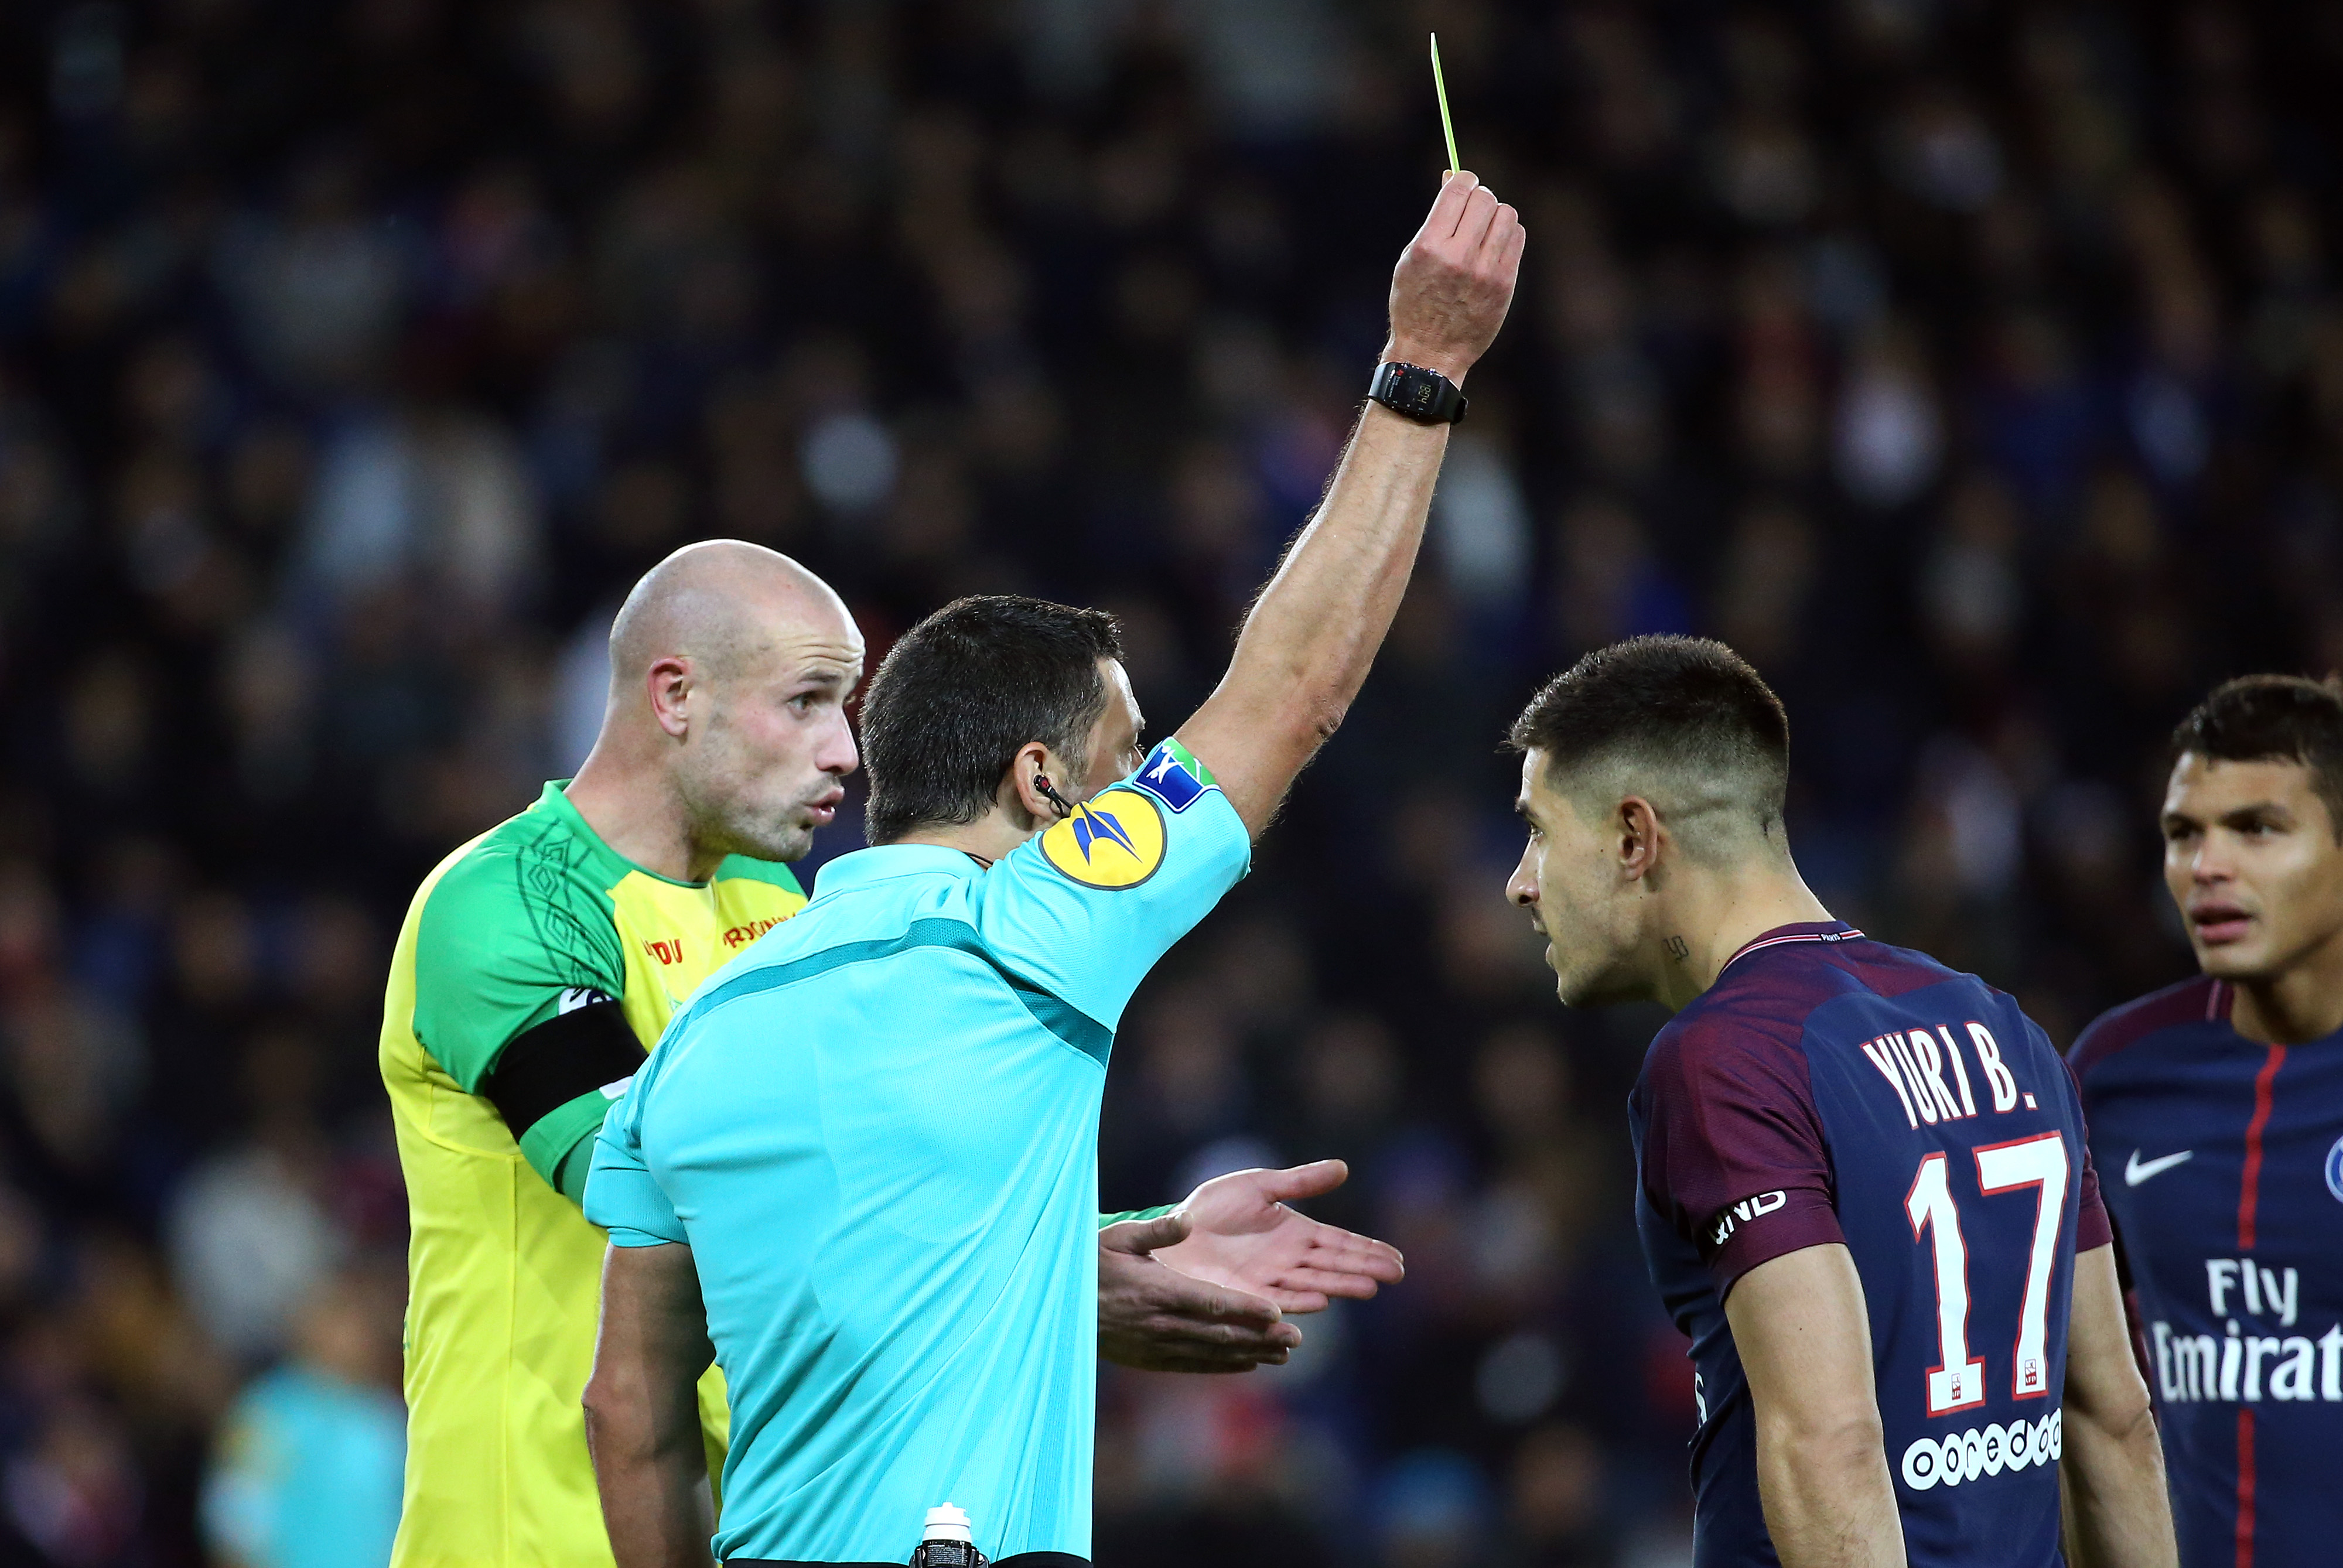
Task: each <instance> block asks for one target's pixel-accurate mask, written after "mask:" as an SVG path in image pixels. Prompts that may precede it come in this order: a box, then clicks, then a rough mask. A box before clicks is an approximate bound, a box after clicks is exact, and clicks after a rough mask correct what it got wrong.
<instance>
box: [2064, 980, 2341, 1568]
mask: <svg viewBox="0 0 2343 1568" xmlns="http://www.w3.org/2000/svg"><path fill="white" fill-rule="evenodd" d="M2236 997H2237V992H2236V990H2234V989H2233V988H2232V987H2230V986H2227V985H2225V984H2223V983H2222V982H2220V981H2218V980H2202V979H2199V980H2190V981H2188V982H2187V983H2186V984H2183V985H2177V986H2174V987H2172V988H2171V989H2170V990H2160V991H2157V993H2156V994H2155V995H2153V996H2150V997H2147V998H2144V999H2142V1000H2139V1001H2136V1002H2133V1003H2131V1004H2130V1005H2129V1006H2127V1007H2120V1008H2117V1010H2115V1011H2113V1012H2111V1013H2108V1014H2107V1016H2106V1017H2104V1018H2102V1019H2100V1020H2098V1021H2097V1023H2094V1024H2093V1025H2091V1027H2090V1028H2089V1029H2087V1030H2084V1031H2083V1037H2082V1039H2081V1040H2077V1042H2076V1044H2075V1051H2074V1059H2073V1060H2074V1065H2075V1072H2076V1076H2077V1078H2079V1079H2080V1080H2081V1081H2082V1085H2083V1101H2084V1104H2085V1105H2086V1106H2087V1108H2088V1109H2089V1111H2090V1118H2091V1141H2092V1144H2093V1147H2094V1148H2095V1150H2096V1151H2097V1155H2098V1158H2099V1159H2100V1160H2101V1161H2105V1162H2106V1163H2105V1168H2106V1169H2107V1171H2109V1172H2110V1175H2111V1178H2112V1175H2113V1174H2114V1173H2118V1172H2119V1173H2120V1174H2121V1176H2122V1180H2121V1181H2113V1180H2112V1179H2111V1180H2110V1181H2109V1184H2108V1188H2107V1209H2108V1211H2109V1213H2110V1214H2111V1215H2112V1217H2113V1218H2114V1220H2115V1226H2116V1239H2117V1242H2118V1243H2119V1244H2120V1245H2121V1247H2122V1249H2123V1256H2124V1261H2125V1262H2126V1264H2127V1265H2128V1267H2129V1271H2130V1274H2131V1282H2132V1289H2133V1292H2134V1300H2135V1302H2137V1307H2138V1311H2139V1316H2140V1319H2141V1322H2142V1327H2143V1328H2144V1329H2145V1331H2146V1338H2147V1343H2146V1347H2145V1348H2146V1350H2147V1360H2148V1367H2147V1373H2148V1383H2149V1386H2150V1387H2151V1388H2152V1389H2153V1390H2154V1392H2155V1394H2156V1402H2157V1422H2158V1424H2159V1425H2160V1427H2161V1428H2162V1430H2163V1433H2164V1453H2165V1469H2166V1472H2167V1475H2168V1477H2169V1479H2170V1483H2171V1486H2172V1513H2173V1522H2174V1523H2175V1524H2177V1526H2178V1527H2179V1532H2180V1561H2181V1563H2183V1564H2184V1565H2185V1568H2254V1565H2256V1564H2258V1565H2259V1568H2309V1565H2311V1564H2320V1565H2324V1564H2328V1563H2343V1481H2338V1476H2337V1465H2338V1460H2343V1034H2333V1035H2328V1037H2327V1038H2326V1039H2324V1040H2313V1041H2311V1042H2310V1043H2309V1044H2308V1045H2264V1044H2261V1043H2260V1042H2258V1041H2257V1040H2247V1039H2246V1038H2245V1037H2244V1036H2243V1035H2240V1034H2239V1033H2238V1032H2237V1030H2235V1029H2233V1028H2232V1027H2230V1023H2229V1007H2230V1004H2231V1003H2232V1002H2233V1001H2234V1000H2236Z"/></svg>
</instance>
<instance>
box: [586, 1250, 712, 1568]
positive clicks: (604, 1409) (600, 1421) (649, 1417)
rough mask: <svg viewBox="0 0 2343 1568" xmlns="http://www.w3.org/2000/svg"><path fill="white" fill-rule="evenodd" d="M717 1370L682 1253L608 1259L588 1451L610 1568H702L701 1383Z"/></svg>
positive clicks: (693, 1272)
mask: <svg viewBox="0 0 2343 1568" xmlns="http://www.w3.org/2000/svg"><path fill="white" fill-rule="evenodd" d="M715 1359H716V1353H715V1351H714V1349H713V1348H712V1347H711V1346H710V1345H709V1342H708V1316H707V1312H706V1310H705V1308H704V1307H703V1306H702V1304H701V1302H700V1299H699V1271H698V1270H697V1269H696V1268H694V1267H693V1264H692V1259H691V1249H690V1248H689V1247H685V1246H679V1245H675V1244H672V1243H670V1244H669V1245H667V1246H660V1247H612V1248H611V1249H610V1250H609V1251H608V1254H607V1255H606V1256H605V1257H604V1258H603V1261H602V1326H601V1330H600V1332H598V1334H597V1335H596V1336H595V1341H594V1374H593V1376H592V1377H591V1378H590V1379H589V1380H588V1382H587V1384H586V1446H587V1448H588V1451H589V1452H591V1453H592V1454H593V1457H594V1484H595V1486H596V1488H597V1489H598V1490H599V1491H600V1493H601V1494H602V1523H603V1525H604V1527H605V1528H607V1529H608V1531H609V1534H610V1552H611V1554H612V1555H613V1556H614V1557H616V1558H617V1559H618V1568H709V1564H710V1561H711V1560H710V1558H709V1546H708V1543H709V1536H710V1535H712V1534H713V1533H715V1530H716V1521H715V1517H714V1515H715V1506H714V1503H713V1500H712V1499H711V1497H710V1495H709V1485H708V1458H707V1452H706V1450H705V1449H704V1448H703V1447H702V1446H701V1442H700V1435H699V1374H700V1373H702V1372H706V1371H707V1370H708V1363H709V1362H711V1361H713V1360H715Z"/></svg>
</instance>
